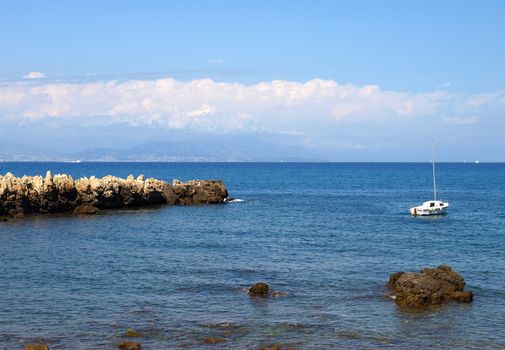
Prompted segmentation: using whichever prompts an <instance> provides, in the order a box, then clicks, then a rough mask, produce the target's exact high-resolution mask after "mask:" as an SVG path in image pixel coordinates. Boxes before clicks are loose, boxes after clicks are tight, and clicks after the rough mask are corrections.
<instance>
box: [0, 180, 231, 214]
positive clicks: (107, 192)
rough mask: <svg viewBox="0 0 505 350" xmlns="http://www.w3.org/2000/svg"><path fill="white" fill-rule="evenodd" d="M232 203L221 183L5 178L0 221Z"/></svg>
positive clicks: (1, 183)
mask: <svg viewBox="0 0 505 350" xmlns="http://www.w3.org/2000/svg"><path fill="white" fill-rule="evenodd" d="M227 197H228V191H227V189H226V186H225V185H224V183H223V182H222V181H220V180H194V181H188V182H181V181H179V180H174V182H173V185H170V184H169V183H167V182H165V181H162V180H157V179H153V178H149V179H144V177H143V176H142V175H141V176H139V177H137V178H134V177H133V176H131V175H130V176H128V178H126V179H123V178H119V177H115V176H105V177H103V178H96V177H94V176H92V177H90V178H87V177H84V178H81V179H77V180H74V179H73V178H72V177H71V176H69V175H64V174H63V175H62V174H58V175H52V174H51V173H50V172H47V174H46V176H45V177H42V176H23V177H16V176H14V175H13V174H11V173H7V174H6V175H5V176H2V175H0V216H12V217H21V216H24V215H25V214H34V213H61V212H69V211H74V212H75V213H77V214H92V213H95V212H96V211H98V210H102V209H115V208H127V207H139V206H145V205H156V204H158V205H159V204H170V205H174V204H182V205H193V204H214V203H223V202H224V200H225V199H226V198H227Z"/></svg>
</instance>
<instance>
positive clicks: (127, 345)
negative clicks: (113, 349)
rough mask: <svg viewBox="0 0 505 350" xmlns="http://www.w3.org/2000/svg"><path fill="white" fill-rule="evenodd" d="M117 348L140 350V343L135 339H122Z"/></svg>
mask: <svg viewBox="0 0 505 350" xmlns="http://www.w3.org/2000/svg"><path fill="white" fill-rule="evenodd" d="M118 348H120V349H121V350H140V349H141V348H142V344H140V343H139V342H136V341H124V342H121V343H119V344H118Z"/></svg>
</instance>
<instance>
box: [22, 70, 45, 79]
mask: <svg viewBox="0 0 505 350" xmlns="http://www.w3.org/2000/svg"><path fill="white" fill-rule="evenodd" d="M42 78H46V75H45V74H44V73H42V72H29V73H28V74H25V75H23V79H42Z"/></svg>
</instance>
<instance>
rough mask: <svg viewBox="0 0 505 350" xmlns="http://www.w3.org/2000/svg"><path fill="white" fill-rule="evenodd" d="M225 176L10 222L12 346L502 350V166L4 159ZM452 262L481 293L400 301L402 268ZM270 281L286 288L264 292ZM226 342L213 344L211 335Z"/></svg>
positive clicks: (6, 232)
mask: <svg viewBox="0 0 505 350" xmlns="http://www.w3.org/2000/svg"><path fill="white" fill-rule="evenodd" d="M46 170H51V171H52V172H53V173H58V172H64V173H69V174H71V175H72V176H74V177H80V176H90V175H97V176H103V175H106V174H114V175H118V176H127V175H129V174H134V175H138V174H141V173H142V174H145V175H146V176H152V177H156V178H160V179H166V180H169V181H171V180H172V179H173V178H179V179H182V180H188V179H194V178H220V179H223V180H224V181H225V182H226V184H227V186H228V188H229V191H230V195H231V196H233V197H238V198H241V199H244V200H245V201H244V202H241V203H230V204H226V205H214V206H200V207H168V206H165V207H160V208H157V209H156V208H153V209H142V210H133V211H131V210H130V211H126V210H123V211H111V212H107V213H103V214H102V215H98V216H92V217H85V218H76V217H71V216H61V217H55V216H38V217H30V218H26V219H19V220H14V219H12V220H9V221H8V222H6V223H0V349H9V350H11V349H22V347H23V344H25V343H26V342H29V341H33V340H43V341H45V342H47V343H49V345H50V346H51V349H115V348H116V344H117V343H118V342H120V341H121V340H122V339H123V338H122V336H121V334H122V333H123V332H124V331H125V330H126V329H127V328H135V329H138V330H140V331H142V332H143V333H144V334H145V337H144V338H142V339H140V341H141V342H142V344H143V349H178V348H183V347H185V346H186V347H187V346H189V348H191V349H204V348H216V349H258V347H259V346H260V345H261V344H269V343H282V344H285V345H289V346H292V347H294V348H298V349H302V348H303V349H336V348H339V349H357V348H387V349H427V348H440V349H442V348H443V349H462V348H468V349H476V348H485V349H505V330H504V328H503V325H505V302H504V300H505V253H504V252H505V186H504V185H505V164H439V165H438V184H439V189H440V192H441V194H442V197H443V199H446V200H448V201H449V202H450V204H451V208H450V213H449V214H448V215H447V216H445V217H440V218H436V219H433V218H431V219H430V218H412V217H410V216H409V215H408V209H409V208H410V207H411V206H414V205H418V204H420V203H421V202H422V201H424V200H427V199H430V198H431V192H430V191H431V166H430V164H372V163H368V164H352V163H350V164H286V163H283V164H254V163H238V164H234V163H221V164H220V163H210V164H206V163H181V164H177V163H176V164H172V163H158V164H144V163H137V164H135V163H126V164H117V163H115V164H107V163H80V164H65V163H0V173H5V172H7V171H11V172H13V173H14V174H15V175H18V176H19V175H23V174H29V175H34V174H44V173H45V172H46ZM439 264H449V265H452V266H453V268H454V269H455V270H456V271H458V272H460V273H461V274H462V275H463V276H464V277H465V279H466V281H467V287H468V289H470V290H473V291H474V293H475V301H474V303H473V304H449V305H446V306H443V307H440V308H433V309H430V310H426V311H424V312H409V311H405V310H400V309H399V308H398V307H397V306H396V305H395V304H394V302H392V301H391V300H390V299H388V298H387V297H386V296H385V295H386V292H387V291H386V289H385V287H384V284H385V283H386V282H387V279H388V276H389V274H390V273H392V272H396V271H399V270H419V269H420V268H422V267H427V266H437V265H439ZM258 281H265V282H267V283H269V284H270V285H271V287H272V288H273V289H274V290H278V291H283V292H287V293H289V294H288V296H286V297H282V298H276V299H268V300H252V299H250V298H249V297H248V295H247V294H246V293H245V292H244V288H246V287H248V286H249V285H251V284H252V283H254V282H258ZM208 336H217V337H223V338H226V339H227V341H226V342H223V343H220V344H216V345H205V344H204V343H203V341H204V339H205V337H208Z"/></svg>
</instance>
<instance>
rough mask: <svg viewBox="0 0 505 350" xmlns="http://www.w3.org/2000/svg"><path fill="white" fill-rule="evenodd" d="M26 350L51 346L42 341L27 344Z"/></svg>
mask: <svg viewBox="0 0 505 350" xmlns="http://www.w3.org/2000/svg"><path fill="white" fill-rule="evenodd" d="M25 350H49V346H47V345H46V344H41V343H30V344H26V345H25Z"/></svg>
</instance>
